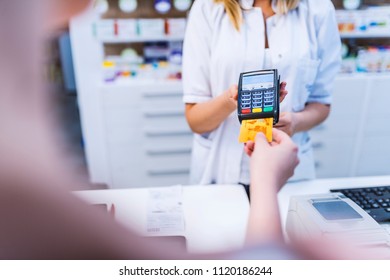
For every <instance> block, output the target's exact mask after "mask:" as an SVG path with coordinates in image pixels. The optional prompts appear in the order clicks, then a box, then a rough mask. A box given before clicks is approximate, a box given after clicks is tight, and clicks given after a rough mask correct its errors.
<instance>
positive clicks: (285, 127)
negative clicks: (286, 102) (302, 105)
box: [275, 112, 297, 136]
mask: <svg viewBox="0 0 390 280" xmlns="http://www.w3.org/2000/svg"><path fill="white" fill-rule="evenodd" d="M296 122H297V120H296V117H295V113H293V112H283V113H281V114H280V117H279V122H278V123H277V124H276V125H275V128H277V129H279V130H282V131H284V132H285V133H287V134H288V135H289V136H293V135H294V134H295V133H296V125H297V124H296Z"/></svg>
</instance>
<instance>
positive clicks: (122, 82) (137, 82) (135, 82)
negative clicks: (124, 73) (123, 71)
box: [101, 78, 182, 87]
mask: <svg viewBox="0 0 390 280" xmlns="http://www.w3.org/2000/svg"><path fill="white" fill-rule="evenodd" d="M150 85H153V86H155V87H164V86H178V87H181V86H182V81H181V80H162V79H136V78H134V79H117V80H115V81H113V82H101V87H123V86H150Z"/></svg>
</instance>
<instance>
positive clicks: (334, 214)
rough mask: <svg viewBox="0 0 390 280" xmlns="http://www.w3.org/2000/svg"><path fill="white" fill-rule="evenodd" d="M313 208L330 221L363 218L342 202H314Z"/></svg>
mask: <svg viewBox="0 0 390 280" xmlns="http://www.w3.org/2000/svg"><path fill="white" fill-rule="evenodd" d="M313 206H314V208H316V209H317V211H318V212H319V213H320V214H321V216H322V217H324V218H325V219H326V220H329V221H335V220H351V219H361V218H363V217H362V216H361V215H360V214H359V213H358V212H356V211H355V209H353V208H352V207H351V206H350V205H349V204H348V203H346V202H344V201H341V200H334V201H323V202H314V203H313Z"/></svg>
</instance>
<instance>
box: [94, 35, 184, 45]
mask: <svg viewBox="0 0 390 280" xmlns="http://www.w3.org/2000/svg"><path fill="white" fill-rule="evenodd" d="M98 40H99V41H100V42H102V43H104V44H131V43H144V42H180V41H183V40H184V35H179V36H174V35H162V36H153V37H142V36H139V37H134V38H131V39H130V38H129V39H125V38H110V39H98Z"/></svg>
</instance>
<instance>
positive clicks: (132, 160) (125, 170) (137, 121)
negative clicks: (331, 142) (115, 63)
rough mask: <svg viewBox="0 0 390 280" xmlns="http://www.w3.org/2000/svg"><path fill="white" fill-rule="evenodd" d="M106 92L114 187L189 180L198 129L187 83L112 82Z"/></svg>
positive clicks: (103, 92)
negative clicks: (190, 118)
mask: <svg viewBox="0 0 390 280" xmlns="http://www.w3.org/2000/svg"><path fill="white" fill-rule="evenodd" d="M100 94H101V98H100V100H101V106H102V110H101V111H102V120H103V127H104V130H105V133H104V134H105V141H106V149H107V153H106V154H107V155H108V159H107V161H108V169H109V170H108V174H110V178H109V182H108V184H109V185H110V187H114V188H122V187H123V188H126V187H146V186H164V185H174V184H187V183H188V175H189V164H190V154H191V145H192V132H191V131H190V129H189V127H188V125H187V122H186V120H185V117H184V104H183V102H182V89H181V83H179V82H156V81H155V82H153V83H138V82H136V81H133V82H126V83H123V84H120V83H115V84H112V85H110V84H106V85H102V87H101V92H100Z"/></svg>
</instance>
